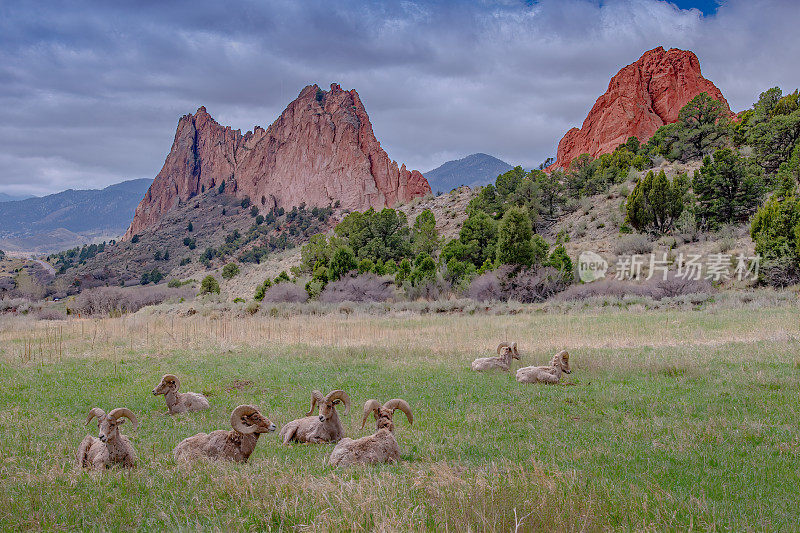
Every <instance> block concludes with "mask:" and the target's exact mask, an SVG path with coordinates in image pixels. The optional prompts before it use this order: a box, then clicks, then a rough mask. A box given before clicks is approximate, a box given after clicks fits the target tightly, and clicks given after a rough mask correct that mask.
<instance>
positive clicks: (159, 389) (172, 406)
mask: <svg viewBox="0 0 800 533" xmlns="http://www.w3.org/2000/svg"><path fill="white" fill-rule="evenodd" d="M180 388H181V380H179V379H178V376H176V375H175V374H164V377H162V378H161V382H160V383H159V384H158V385H156V388H155V389H153V395H154V396H158V395H159V394H163V395H164V399H165V400H166V402H167V410H168V412H169V414H171V415H177V414H180V413H186V412H188V411H202V410H203V409H211V404H210V403H209V402H208V398H206V397H205V396H203V395H202V394H200V393H199V392H178V389H180Z"/></svg>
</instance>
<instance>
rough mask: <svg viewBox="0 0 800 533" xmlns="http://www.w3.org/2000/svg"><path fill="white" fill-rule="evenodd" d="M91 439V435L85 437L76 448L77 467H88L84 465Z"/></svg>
mask: <svg viewBox="0 0 800 533" xmlns="http://www.w3.org/2000/svg"><path fill="white" fill-rule="evenodd" d="M93 440H94V439H93V437H92V436H91V435H86V436H85V437H84V438H83V440H82V441H81V443H80V445H79V446H78V453H77V457H76V458H77V462H78V466H79V467H85V466H89V465H88V464H87V463H86V460H87V455H88V453H89V448H91V447H92V441H93Z"/></svg>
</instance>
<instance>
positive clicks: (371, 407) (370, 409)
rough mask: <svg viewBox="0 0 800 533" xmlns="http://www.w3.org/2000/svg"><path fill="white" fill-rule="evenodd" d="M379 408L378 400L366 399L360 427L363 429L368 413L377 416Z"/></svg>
mask: <svg viewBox="0 0 800 533" xmlns="http://www.w3.org/2000/svg"><path fill="white" fill-rule="evenodd" d="M380 410H381V402H379V401H378V400H367V403H365V404H364V418H362V419H361V429H364V424H366V423H367V418H368V417H369V414H370V413H375V417H377V416H378V412H379V411H380Z"/></svg>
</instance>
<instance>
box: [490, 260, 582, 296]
mask: <svg viewBox="0 0 800 533" xmlns="http://www.w3.org/2000/svg"><path fill="white" fill-rule="evenodd" d="M497 276H498V278H499V279H500V286H501V288H502V290H503V296H504V298H505V299H506V300H514V301H517V302H522V303H532V302H542V301H544V300H547V299H548V298H550V297H551V296H553V295H554V294H557V293H559V292H561V291H563V290H564V289H566V288H567V286H568V285H569V283H568V282H566V281H564V276H562V274H561V272H559V271H558V270H556V269H555V268H553V267H538V268H537V267H531V268H522V269H519V270H512V269H511V268H510V267H501V268H499V269H498V270H497Z"/></svg>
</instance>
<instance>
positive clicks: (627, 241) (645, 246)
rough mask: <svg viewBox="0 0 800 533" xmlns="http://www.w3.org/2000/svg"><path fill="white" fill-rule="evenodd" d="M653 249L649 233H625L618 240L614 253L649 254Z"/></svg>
mask: <svg viewBox="0 0 800 533" xmlns="http://www.w3.org/2000/svg"><path fill="white" fill-rule="evenodd" d="M652 251H653V243H652V242H651V241H650V238H649V237H648V236H647V235H644V234H641V233H638V234H636V235H625V236H624V237H622V238H620V239H619V241H617V244H616V245H615V246H614V253H615V254H617V255H631V254H649V253H650V252H652Z"/></svg>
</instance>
